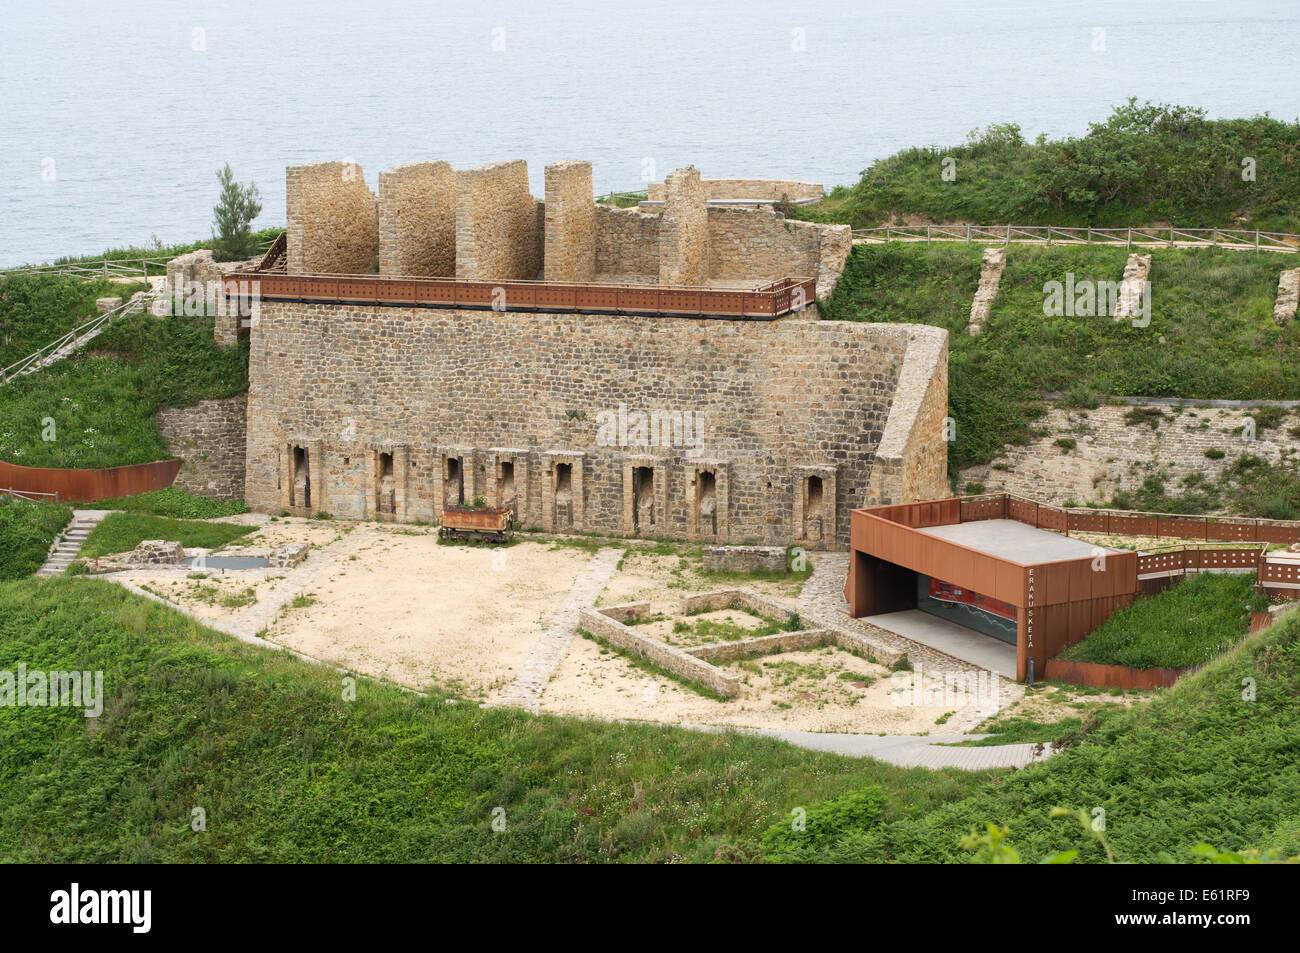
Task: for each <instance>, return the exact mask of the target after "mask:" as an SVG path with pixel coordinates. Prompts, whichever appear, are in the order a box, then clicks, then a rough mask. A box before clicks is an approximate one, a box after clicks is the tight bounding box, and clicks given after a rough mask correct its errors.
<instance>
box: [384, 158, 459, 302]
mask: <svg viewBox="0 0 1300 953" xmlns="http://www.w3.org/2000/svg"><path fill="white" fill-rule="evenodd" d="M379 273H380V274H381V275H419V276H421V277H429V278H451V277H453V276H455V274H456V173H455V172H453V171H452V169H451V166H450V165H448V164H447V163H446V162H413V163H411V164H410V165H399V166H394V167H393V168H391V169H385V170H384V171H383V172H381V173H379Z"/></svg>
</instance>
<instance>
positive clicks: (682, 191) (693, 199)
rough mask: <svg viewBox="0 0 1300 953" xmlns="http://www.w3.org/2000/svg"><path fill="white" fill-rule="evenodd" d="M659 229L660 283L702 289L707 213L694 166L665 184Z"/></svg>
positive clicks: (706, 268) (706, 260) (671, 176)
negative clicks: (692, 286)
mask: <svg viewBox="0 0 1300 953" xmlns="http://www.w3.org/2000/svg"><path fill="white" fill-rule="evenodd" d="M662 219H663V221H662V223H661V224H660V226H659V283H660V284H661V285H703V284H706V283H707V282H708V278H709V213H708V206H707V205H706V204H705V201H704V189H703V188H702V187H701V185H700V173H699V170H698V169H696V168H695V166H693V165H688V166H687V167H686V168H684V169H678V170H677V171H676V172H672V173H669V175H668V177H667V178H666V179H665V180H664V210H663V213H662Z"/></svg>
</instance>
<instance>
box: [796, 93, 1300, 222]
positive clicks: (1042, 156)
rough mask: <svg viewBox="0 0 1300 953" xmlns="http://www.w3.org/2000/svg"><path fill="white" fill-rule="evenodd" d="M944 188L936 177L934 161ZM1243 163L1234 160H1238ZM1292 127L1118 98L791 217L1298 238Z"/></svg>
mask: <svg viewBox="0 0 1300 953" xmlns="http://www.w3.org/2000/svg"><path fill="white" fill-rule="evenodd" d="M945 159H951V160H953V162H954V163H955V164H953V165H950V166H949V167H950V168H951V169H952V170H953V171H954V172H955V178H952V181H946V180H945V179H944V178H942V177H941V173H942V172H943V169H944V160H945ZM1243 163H1244V164H1243ZM1297 195H1300V123H1296V122H1283V121H1281V120H1277V119H1273V118H1271V117H1268V116H1256V117H1254V118H1252V119H1217V120H1216V119H1207V118H1206V116H1205V111H1204V110H1201V109H1194V108H1190V107H1186V106H1169V105H1163V104H1160V105H1156V104H1152V103H1145V104H1139V103H1138V102H1137V101H1136V100H1133V99H1131V100H1129V102H1128V103H1126V104H1125V105H1123V106H1120V107H1117V108H1116V109H1115V110H1114V112H1113V113H1112V114H1111V115H1110V117H1109V118H1108V119H1106V121H1105V122H1099V123H1092V124H1090V125H1089V128H1088V132H1087V133H1086V134H1084V135H1083V136H1080V137H1078V138H1067V139H1058V140H1049V139H1047V138H1046V137H1044V136H1039V137H1038V138H1037V139H1036V140H1035V141H1034V142H1027V141H1026V140H1025V138H1024V135H1023V134H1022V132H1021V130H1020V127H1019V126H1017V125H1015V124H1014V123H1003V124H1000V125H993V126H989V127H988V128H987V129H983V130H976V131H974V132H972V133H971V134H970V136H969V137H968V140H967V142H966V143H965V144H963V145H958V146H952V147H948V148H939V147H937V146H925V147H916V148H911V149H905V150H903V151H902V152H899V153H897V154H896V155H893V156H889V157H888V158H885V159H881V160H879V161H878V162H875V163H874V164H873V165H872V166H871V167H870V168H869V169H867V170H866V171H865V172H863V173H862V178H861V180H860V181H859V182H858V183H856V184H855V185H853V186H849V187H843V186H841V187H838V188H836V189H835V190H834V191H833V192H832V193H831V194H830V195H829V196H828V197H827V200H826V201H825V202H823V203H821V204H820V205H818V206H814V207H813V208H811V209H792V210H790V214H792V215H796V216H799V217H806V218H810V219H814V220H817V221H830V222H847V223H848V224H850V225H853V226H854V227H855V228H866V227H870V226H874V225H887V224H903V223H905V222H906V223H911V222H917V221H920V222H936V223H937V222H971V223H976V224H993V223H1012V224H1016V225H1035V224H1036V225H1075V226H1077V225H1094V226H1101V227H1105V226H1127V225H1155V224H1162V223H1163V224H1175V225H1181V226H1184V227H1187V228H1195V227H1215V226H1218V227H1225V228H1226V227H1235V228H1251V229H1255V228H1258V229H1262V230H1265V231H1284V232H1300V209H1297V207H1296V201H1297V200H1296V196H1297Z"/></svg>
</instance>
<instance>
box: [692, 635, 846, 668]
mask: <svg viewBox="0 0 1300 953" xmlns="http://www.w3.org/2000/svg"><path fill="white" fill-rule="evenodd" d="M834 644H835V633H834V632H832V631H831V630H830V629H803V630H801V631H799V632H777V633H775V634H773V635H759V636H755V637H754V638H752V639H736V640H735V641H732V642H711V643H709V644H708V645H693V646H691V647H690V648H688V649H685V650H684V651H685V652H686V653H687V654H688V655H693V656H695V657H696V658H698V659H704V660H705V661H708V662H734V661H736V660H738V659H746V658H757V657H758V656H760V655H776V654H777V653H779V652H801V651H805V650H807V649H819V648H821V647H822V646H825V645H834Z"/></svg>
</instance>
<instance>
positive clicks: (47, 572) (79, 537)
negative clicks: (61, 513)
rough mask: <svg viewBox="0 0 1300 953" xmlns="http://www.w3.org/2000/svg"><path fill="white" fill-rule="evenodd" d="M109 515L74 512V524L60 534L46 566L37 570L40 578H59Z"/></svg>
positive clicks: (105, 512) (70, 524)
mask: <svg viewBox="0 0 1300 953" xmlns="http://www.w3.org/2000/svg"><path fill="white" fill-rule="evenodd" d="M107 515H108V511H106V510H73V511H72V522H71V523H69V524H68V527H67V529H65V530H64V531H63V532H62V533H60V534H59V536H58V538H57V539H55V540H54V545H53V546H52V547H50V554H49V556H48V557H47V558H46V560H45V563H44V565H42V566H41V568H40V569H38V570H36V575H38V576H59V575H62V574H63V572H64V571H65V570H66V569H67V568H68V566H70V565H71V564H72V561H73V560H74V559H76V558H77V555H78V554H79V553H80V552H81V547H82V546H84V545H85V544H86V537H88V536H89V535H90V531H91V530H93V529H94V528H95V527H96V526H98V525H99V523H100V521H101V520H103V518H104V517H105V516H107Z"/></svg>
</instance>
